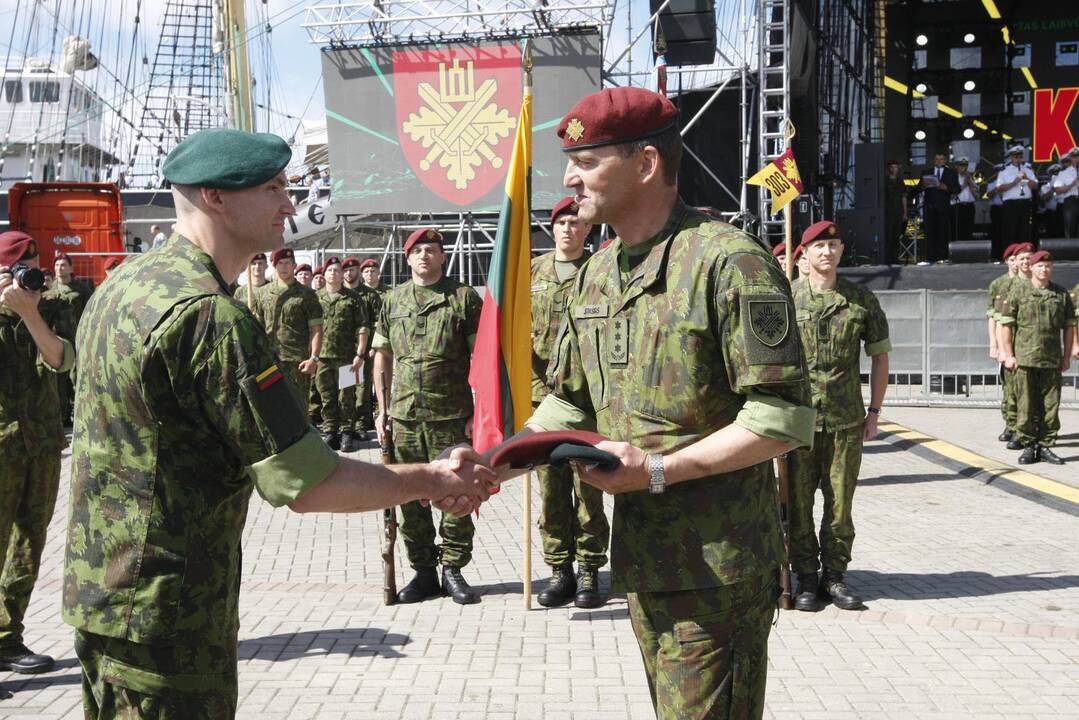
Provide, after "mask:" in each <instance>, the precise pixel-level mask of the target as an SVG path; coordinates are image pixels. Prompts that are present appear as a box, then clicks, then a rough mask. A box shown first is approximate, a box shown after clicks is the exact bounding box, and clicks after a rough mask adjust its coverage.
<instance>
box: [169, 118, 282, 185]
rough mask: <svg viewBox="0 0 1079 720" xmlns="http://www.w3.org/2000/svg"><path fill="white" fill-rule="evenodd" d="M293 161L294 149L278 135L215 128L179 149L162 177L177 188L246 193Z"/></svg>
mask: <svg viewBox="0 0 1079 720" xmlns="http://www.w3.org/2000/svg"><path fill="white" fill-rule="evenodd" d="M291 159H292V148H290V147H289V146H288V143H286V142H285V141H284V140H283V139H281V138H280V137H278V136H277V135H273V134H271V133H249V132H243V131H242V130H232V129H229V128H212V129H210V130H200V131H198V132H197V133H194V134H193V135H189V136H187V138H185V139H184V141H183V142H182V143H180V144H179V145H177V146H176V147H175V148H174V149H173V151H172V152H171V153H169V156H168V157H167V158H165V164H164V165H163V166H162V167H161V174H162V175H164V176H165V179H166V180H168V181H169V182H171V183H174V184H176V185H192V186H194V187H206V188H218V189H221V190H243V189H244V188H249V187H255V186H256V185H261V184H262V183H264V182H266V181H268V180H272V179H273V178H274V177H275V176H276V175H277V174H278V173H279V172H281V171H282V170H284V169H285V166H286V165H288V163H289V161H290V160H291Z"/></svg>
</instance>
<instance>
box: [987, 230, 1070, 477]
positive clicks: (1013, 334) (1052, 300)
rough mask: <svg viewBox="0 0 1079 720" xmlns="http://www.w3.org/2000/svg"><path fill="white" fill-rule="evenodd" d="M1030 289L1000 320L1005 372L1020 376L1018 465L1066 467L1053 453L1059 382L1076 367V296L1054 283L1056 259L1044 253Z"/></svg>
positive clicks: (1034, 258) (1018, 288)
mask: <svg viewBox="0 0 1079 720" xmlns="http://www.w3.org/2000/svg"><path fill="white" fill-rule="evenodd" d="M1029 265H1030V271H1031V278H1030V283H1015V284H1013V285H1012V287H1011V290H1010V293H1009V295H1008V303H1007V306H1006V308H1007V309H1006V310H1005V312H1004V313H1002V315H1001V316H1000V324H1001V325H1002V326H1003V328H1004V331H1003V342H1002V343H1001V348H1002V349H1003V352H1004V366H1005V367H1007V368H1008V369H1010V370H1015V371H1016V372H1015V396H1016V404H1017V407H1018V412H1017V419H1016V424H1015V436H1016V438H1015V439H1016V440H1017V441H1018V443H1019V444H1021V445H1022V446H1023V452H1022V454H1021V455H1020V456H1019V464H1021V465H1029V464H1031V463H1036V462H1039V461H1041V460H1044V461H1045V462H1048V463H1052V464H1054V465H1063V464H1064V460H1063V459H1062V458H1061V457H1060V456H1059V455H1057V454H1056V453H1055V452H1053V451H1052V449H1051V448H1052V447H1053V445H1055V444H1056V439H1057V434H1058V433H1059V432H1060V384H1061V382H1060V377H1061V373H1065V372H1067V371H1068V368H1069V367H1070V366H1071V354H1072V348H1073V346H1074V344H1075V325H1076V310H1075V305H1074V303H1073V302H1072V296H1071V294H1070V293H1069V292H1068V291H1067V290H1065V289H1064V288H1062V287H1061V286H1059V285H1057V284H1056V283H1054V282H1052V279H1053V256H1052V255H1051V254H1050V253H1049V251H1047V250H1039V251H1038V252H1036V253H1034V254H1032V255H1031V256H1030V260H1029Z"/></svg>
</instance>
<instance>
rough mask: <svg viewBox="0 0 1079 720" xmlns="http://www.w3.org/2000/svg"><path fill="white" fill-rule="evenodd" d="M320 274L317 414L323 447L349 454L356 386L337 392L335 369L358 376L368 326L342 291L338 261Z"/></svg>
mask: <svg viewBox="0 0 1079 720" xmlns="http://www.w3.org/2000/svg"><path fill="white" fill-rule="evenodd" d="M323 272H324V274H325V276H326V287H325V288H323V289H322V290H320V291H319V292H318V299H319V302H321V303H322V320H323V326H322V327H323V343H322V356H321V358H320V360H319V364H318V373H317V374H316V375H315V385H316V387H317V388H318V397H319V398H320V399H321V408H320V411H319V414H320V416H321V417H322V432H323V433H324V434H325V437H326V443H327V444H328V445H329V446H330V447H331V448H333V449H334V450H341V451H342V452H352V451H354V450H355V449H356V444H355V438H354V436H353V434H352V425H353V414H354V413H355V408H356V386H355V385H350V386H349V387H347V388H345V389H344V390H341V389H339V384H338V368H341V367H343V366H345V365H351V366H352V372H353V373H355V374H358V373H359V372H360V366H361V365H363V357H364V354H365V353H366V352H367V339H368V337H370V334H371V326H372V322H371V319H370V316H369V315H368V310H367V307H368V306H367V303H366V302H365V300H364V298H363V297H361V296H360V294H359V293H357V292H356V291H355V290H349V289H348V288H347V287H344V285H343V281H344V277H343V273H342V272H341V260H340V259H339V258H336V257H331V258H329V259H328V260H326V264H325V266H324V267H323Z"/></svg>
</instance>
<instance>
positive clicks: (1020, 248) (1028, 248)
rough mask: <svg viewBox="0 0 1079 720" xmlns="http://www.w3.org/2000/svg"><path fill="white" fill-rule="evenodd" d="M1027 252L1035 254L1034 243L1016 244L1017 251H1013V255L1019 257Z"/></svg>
mask: <svg viewBox="0 0 1079 720" xmlns="http://www.w3.org/2000/svg"><path fill="white" fill-rule="evenodd" d="M1025 252H1028V253H1032V252H1034V243H1028V242H1025V243H1016V244H1015V249H1014V250H1012V254H1013V255H1018V254H1019V253H1025Z"/></svg>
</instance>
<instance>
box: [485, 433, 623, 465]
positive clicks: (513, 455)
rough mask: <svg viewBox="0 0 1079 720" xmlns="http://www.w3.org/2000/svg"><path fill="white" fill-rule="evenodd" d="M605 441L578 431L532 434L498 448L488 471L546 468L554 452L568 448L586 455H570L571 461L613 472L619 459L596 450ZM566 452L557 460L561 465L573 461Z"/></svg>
mask: <svg viewBox="0 0 1079 720" xmlns="http://www.w3.org/2000/svg"><path fill="white" fill-rule="evenodd" d="M608 439H609V438H606V437H604V436H602V435H597V434H596V433H592V432H584V431H577V430H559V431H556V432H537V433H532V434H531V435H526V436H525V437H522V438H518V439H514V440H508V441H507V442H504V443H502V444H501V445H499V446H498V447H497V448H496V449H495V451H494V453H493V454H492V455H491V467H498V466H500V465H509V466H510V467H511V468H530V467H535V466H537V465H547V464H549V463H550V462H551V460H552V454H553V453H554V452H555V450H556V449H557V448H559V447H560V446H563V445H569V446H575V447H577V448H584V449H585V450H586V451H587V454H582V455H578V454H576V453H572V456H573V457H576V458H579V459H582V460H586V461H590V462H595V463H596V464H598V465H600V466H601V467H604V469H613V468H614V467H617V466H618V459H617V458H616V457H615V456H614V455H611V454H610V453H606V452H603V451H602V450H596V448H595V446H596V443H599V442H603V441H604V440H608ZM567 450H568V449H566V448H563V449H562V450H561V451H560V452H559V453H558V455H557V456H556V459H557V458H561V459H562V461H563V462H565V461H566V460H569V459H572V458H571V457H569V456H567V455H566V452H567ZM597 453H598V454H597ZM612 461H613V463H612Z"/></svg>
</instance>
